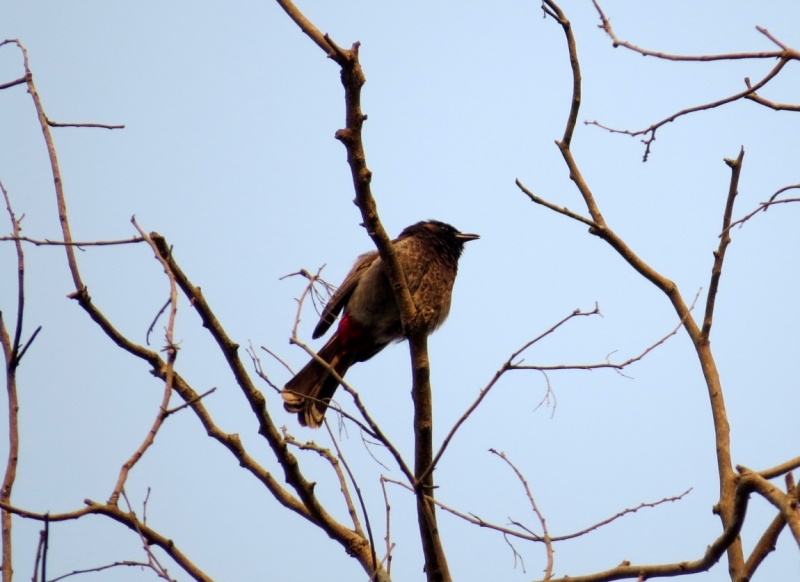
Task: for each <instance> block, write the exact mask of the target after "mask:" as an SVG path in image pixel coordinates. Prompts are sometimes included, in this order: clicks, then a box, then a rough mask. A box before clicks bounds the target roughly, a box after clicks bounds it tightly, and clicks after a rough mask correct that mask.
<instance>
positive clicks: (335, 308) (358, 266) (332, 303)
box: [311, 251, 380, 339]
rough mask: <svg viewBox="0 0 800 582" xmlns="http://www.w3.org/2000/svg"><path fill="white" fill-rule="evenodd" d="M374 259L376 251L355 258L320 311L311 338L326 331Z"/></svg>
mask: <svg viewBox="0 0 800 582" xmlns="http://www.w3.org/2000/svg"><path fill="white" fill-rule="evenodd" d="M376 259H377V260H380V257H378V252H377V251H372V252H369V253H364V254H363V255H361V256H359V257H358V258H357V259H356V262H355V264H354V265H353V268H352V269H350V272H349V273H348V274H347V276H346V277H345V278H344V281H343V282H342V284H341V285H340V286H339V288H338V289H337V290H336V292H335V293H334V294H333V295H332V296H331V298H330V300H329V301H328V303H327V305H325V309H323V311H322V315H321V316H320V319H319V323H318V324H317V327H315V328H314V333H313V334H312V335H311V337H312V338H314V339H317V338H318V337H320V336H322V335H323V334H324V333H325V332H326V331H328V329H329V328H330V326H331V325H333V322H334V321H336V318H337V317H338V316H339V313H341V311H342V308H343V307H344V306H345V305H347V301H348V300H349V299H350V296H351V295H352V294H353V291H354V290H355V288H356V285H358V282H359V281H360V280H361V276H362V275H363V274H364V271H366V270H367V269H368V268H369V266H370V265H372V263H373V262H375V260H376Z"/></svg>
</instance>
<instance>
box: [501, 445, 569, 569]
mask: <svg viewBox="0 0 800 582" xmlns="http://www.w3.org/2000/svg"><path fill="white" fill-rule="evenodd" d="M489 452H490V453H492V454H494V455H497V456H498V457H500V458H501V459H503V461H505V462H506V464H508V466H509V467H511V468H512V469H513V470H514V473H516V474H517V478H518V479H519V481H520V483H522V486H523V487H524V488H525V494H526V495H527V496H528V501H530V503H531V508H532V509H533V512H534V513H535V514H536V517H538V518H539V523H540V524H541V525H542V534H543V535H542V541H543V542H544V546H545V548H546V551H547V566H546V567H545V570H544V580H550V578H552V577H553V559H554V554H553V540H552V539H551V538H550V533H549V532H548V531H547V521H546V520H545V518H544V515H543V514H542V512H541V511H540V510H539V506H538V505H536V501H535V500H534V498H533V493H532V492H531V488H530V487H529V486H528V481H527V479H525V476H524V475H523V474H522V471H520V470H519V469H518V468H517V466H516V465H515V464H514V463H512V462H511V460H510V459H509V458H508V457H506V454H505V453H503V452H499V451H496V450H495V449H489Z"/></svg>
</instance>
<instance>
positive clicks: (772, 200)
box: [720, 184, 800, 236]
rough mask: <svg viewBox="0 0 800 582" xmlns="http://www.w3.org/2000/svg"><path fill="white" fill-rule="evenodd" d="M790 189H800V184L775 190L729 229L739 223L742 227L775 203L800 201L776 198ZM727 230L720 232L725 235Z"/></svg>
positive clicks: (729, 227)
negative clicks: (767, 198)
mask: <svg viewBox="0 0 800 582" xmlns="http://www.w3.org/2000/svg"><path fill="white" fill-rule="evenodd" d="M788 190H800V184H792V185H791V186H784V187H783V188H781V189H780V190H778V191H777V192H775V194H773V195H772V196H770V198H769V200H767V201H766V202H762V203H761V204H759V206H758V208H756V209H755V210H753V211H752V212H751V213H750V214H747V215H745V216H744V217H742V218H740V219H739V220H737V221H735V222H732V223H731V224H730V226H728V228H727V230H730V229H732V228H733V227H734V226H736V225H739V228H741V227H742V225H743V224H744V223H745V222H747V221H748V220H750V219H751V218H753V217H754V216H755V215H756V214H758V213H759V212H762V211H763V212H766V211H767V209H768V208H769V207H770V206H774V205H775V204H786V203H787V202H800V198H783V199H781V200H776V198H777V197H778V196H779V195H781V194H783V193H784V192H786V191H788ZM727 230H725V231H723V232H722V233H721V234H720V236H723V235H724V234H725V232H727Z"/></svg>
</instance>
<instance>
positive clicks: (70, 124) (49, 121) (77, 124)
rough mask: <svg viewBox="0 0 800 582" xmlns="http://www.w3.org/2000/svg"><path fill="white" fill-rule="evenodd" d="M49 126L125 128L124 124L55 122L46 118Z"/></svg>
mask: <svg viewBox="0 0 800 582" xmlns="http://www.w3.org/2000/svg"><path fill="white" fill-rule="evenodd" d="M47 125H49V126H50V127H97V128H100V129H125V126H124V125H106V124H104V123H57V122H55V121H52V120H50V119H48V120H47Z"/></svg>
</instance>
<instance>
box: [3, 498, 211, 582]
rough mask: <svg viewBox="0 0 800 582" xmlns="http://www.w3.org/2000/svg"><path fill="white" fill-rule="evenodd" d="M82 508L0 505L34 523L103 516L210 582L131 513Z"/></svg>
mask: <svg viewBox="0 0 800 582" xmlns="http://www.w3.org/2000/svg"><path fill="white" fill-rule="evenodd" d="M84 503H85V504H86V507H84V508H82V509H78V510H76V511H71V512H68V513H57V514H52V515H51V514H47V513H44V514H42V513H35V512H32V511H27V510H24V509H20V508H18V507H14V506H13V505H9V504H8V503H3V502H0V507H2V508H3V509H4V510H6V511H8V512H10V513H13V514H15V515H19V516H20V517H23V518H26V519H33V520H36V521H44V522H54V521H70V520H74V519H80V518H81V517H83V516H84V515H105V516H107V517H110V518H111V519H113V520H114V521H116V522H118V523H121V524H122V525H124V526H126V527H127V528H128V529H130V530H131V531H133V532H136V533H139V534H140V535H142V536H144V538H145V540H146V541H147V543H148V544H149V545H151V546H158V547H159V548H161V549H162V550H164V552H165V553H166V554H167V555H168V556H169V557H170V558H172V559H173V560H174V561H175V562H176V563H177V564H178V565H179V566H180V567H181V568H183V570H184V571H185V572H186V573H187V574H189V576H191V577H192V578H194V579H195V580H197V582H213V581H212V580H211V578H209V577H208V576H207V575H206V574H205V573H204V572H203V571H202V570H200V569H199V568H198V567H197V566H195V565H194V563H193V562H192V561H191V560H189V559H188V558H187V557H186V555H185V554H183V552H181V551H180V550H179V549H178V546H177V544H175V542H174V541H173V540H171V539H169V538H166V537H164V536H162V535H161V534H159V533H158V532H156V531H155V530H153V529H152V528H150V527H149V526H147V525H146V524H144V523H143V522H141V521H139V520H138V519H137V518H136V515H135V514H134V513H133V512H126V511H123V510H121V509H120V508H119V507H117V506H115V505H107V504H103V503H96V502H94V501H91V500H89V499H86V500H85V501H84Z"/></svg>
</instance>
